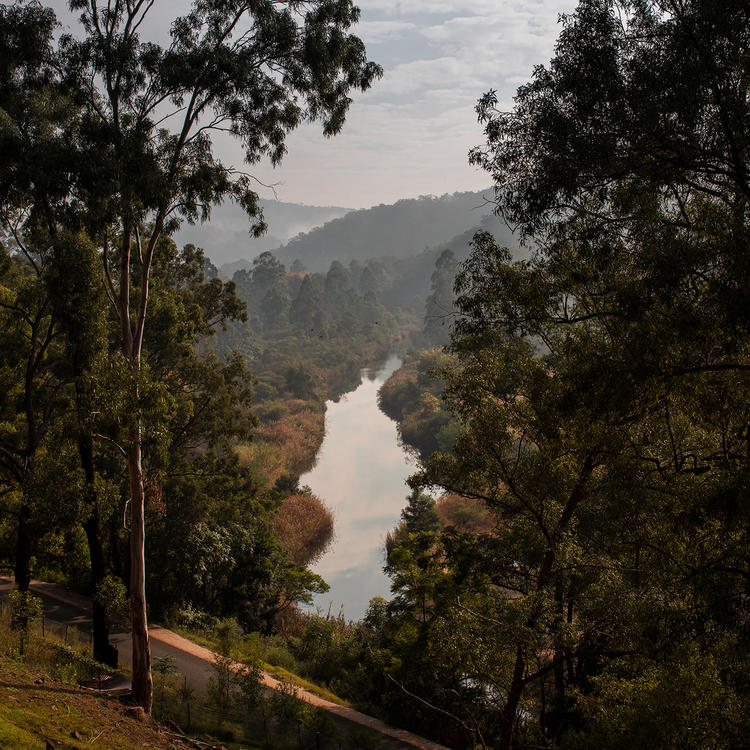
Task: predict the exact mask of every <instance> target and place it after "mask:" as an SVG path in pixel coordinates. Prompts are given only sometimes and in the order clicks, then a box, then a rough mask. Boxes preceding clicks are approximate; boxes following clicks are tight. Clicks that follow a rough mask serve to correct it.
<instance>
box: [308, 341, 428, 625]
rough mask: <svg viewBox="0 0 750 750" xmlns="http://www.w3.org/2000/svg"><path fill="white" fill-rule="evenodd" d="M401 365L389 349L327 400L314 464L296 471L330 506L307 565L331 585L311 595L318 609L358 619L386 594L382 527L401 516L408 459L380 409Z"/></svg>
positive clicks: (411, 463)
mask: <svg viewBox="0 0 750 750" xmlns="http://www.w3.org/2000/svg"><path fill="white" fill-rule="evenodd" d="M400 365H401V360H400V359H398V357H395V356H392V357H390V358H389V359H388V361H387V362H386V363H385V364H384V365H383V366H382V367H380V368H371V369H367V370H363V371H362V382H361V384H360V385H359V387H358V388H356V389H355V390H354V391H351V392H349V393H347V394H346V395H345V396H342V398H341V399H340V400H339V401H338V402H334V401H329V402H328V403H327V404H326V436H325V440H324V441H323V445H322V446H321V449H320V452H319V454H318V462H317V464H316V465H315V468H314V469H313V470H312V471H310V472H308V473H307V474H304V475H303V476H302V477H300V484H301V485H305V484H306V485H309V487H310V488H311V489H312V491H313V492H314V493H315V494H316V495H318V496H319V497H321V498H322V499H323V500H324V501H325V502H326V504H327V505H328V507H329V508H331V510H332V511H333V514H334V529H335V537H334V540H333V543H332V545H331V547H330V549H329V550H328V552H327V553H326V554H325V555H324V556H323V557H322V558H321V559H320V561H319V562H318V563H317V564H316V565H314V566H312V567H313V570H314V571H315V572H316V573H318V574H319V575H321V576H322V577H323V578H324V579H325V580H326V582H327V583H328V585H329V586H330V587H331V590H330V591H329V592H328V593H326V594H320V595H318V596H316V597H315V601H314V607H315V608H317V609H318V610H319V611H320V612H321V613H322V614H327V613H328V611H329V609H330V612H331V614H333V615H338V614H339V612H341V611H343V614H344V617H345V618H346V619H347V620H358V619H361V617H362V616H363V615H364V613H365V611H366V610H367V605H368V602H369V601H370V599H371V598H372V597H374V596H383V597H386V598H388V596H389V593H390V591H389V580H388V578H387V577H386V576H385V574H384V573H383V564H384V553H383V544H384V540H385V535H386V532H388V531H389V530H390V529H392V528H393V527H394V526H395V525H396V524H397V523H398V521H399V517H400V513H401V509H402V508H403V507H404V505H406V497H407V495H408V493H409V488H408V487H407V486H406V485H405V480H406V478H407V477H408V476H409V475H410V474H413V473H414V471H415V468H416V467H415V464H414V461H413V460H412V459H411V458H410V457H409V456H408V455H407V454H406V453H405V451H404V450H403V448H401V446H400V445H399V443H398V438H397V433H396V423H395V422H392V421H391V420H390V419H389V418H388V417H386V416H385V414H383V413H382V412H381V411H380V409H378V403H377V395H378V389H379V388H380V386H381V385H382V384H383V383H384V382H385V381H386V380H387V379H388V378H389V377H390V375H391V373H393V371H394V370H396V369H397V368H398V367H399V366H400Z"/></svg>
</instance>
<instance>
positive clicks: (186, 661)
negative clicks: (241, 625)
mask: <svg viewBox="0 0 750 750" xmlns="http://www.w3.org/2000/svg"><path fill="white" fill-rule="evenodd" d="M12 585H13V584H12V580H11V579H9V578H2V577H0V592H1V591H2V590H3V589H5V590H9V589H10V588H11V587H12ZM31 589H32V590H33V591H34V592H35V593H36V594H39V595H41V596H42V597H44V598H45V599H48V600H52V601H53V602H55V603H59V604H61V605H63V607H62V608H58V609H55V608H54V607H53V608H51V612H50V614H49V617H50V618H51V619H55V620H57V621H60V622H63V624H71V625H76V626H77V627H81V626H83V628H84V629H85V627H86V626H87V625H90V619H89V618H90V615H89V613H90V609H91V602H90V601H89V600H88V599H87V598H86V597H84V596H81V595H80V594H76V593H75V592H73V591H68V590H67V589H64V588H62V587H61V586H58V585H56V584H54V583H47V582H44V581H32V583H31ZM149 636H150V639H151V648H152V654H153V655H154V656H173V657H174V658H175V660H176V662H177V667H178V668H179V669H180V671H181V672H182V673H183V674H185V675H186V676H187V677H188V680H189V681H190V682H191V683H192V685H193V687H194V688H195V689H197V690H199V691H200V692H202V693H204V694H205V690H206V685H207V684H208V678H209V677H210V676H211V674H212V665H213V661H214V652H213V651H211V650H210V649H208V648H205V647H204V646H199V645H198V644H197V643H193V642H192V641H190V640H188V639H187V638H183V637H182V636H181V635H178V634H177V633H175V632H173V631H171V630H167V628H162V627H161V626H159V625H152V626H151V627H150V628H149ZM112 642H113V643H114V644H115V645H116V646H117V648H118V650H119V654H120V660H121V661H122V662H123V663H125V664H128V665H129V664H130V636H129V634H127V633H124V632H123V633H115V634H113V636H112ZM238 666H239V665H238ZM263 683H264V685H265V686H266V687H267V688H269V689H271V690H279V689H280V688H281V685H282V683H281V682H280V680H278V679H277V678H276V677H274V676H273V675H272V674H270V673H268V672H263ZM297 697H298V698H299V699H300V700H303V701H305V702H306V703H309V704H310V705H312V706H316V707H318V708H321V709H323V710H324V711H327V712H328V713H330V714H331V715H332V716H335V717H337V718H339V719H343V720H344V721H347V722H351V723H353V724H357V725H359V726H362V727H367V728H368V729H372V730H373V731H375V732H378V733H379V734H381V735H383V737H386V738H388V739H389V740H390V741H391V746H392V747H394V748H397V747H399V746H400V747H402V748H417V750H449V748H446V747H445V746H444V745H439V744H438V743H436V742H432V741H431V740H427V739H425V738H424V737H419V736H417V735H415V734H412V733H411V732H407V731H405V730H403V729H396V728H395V727H392V726H390V725H388V724H386V723H385V722H384V721H381V720H380V719H376V718H374V717H372V716H367V715H366V714H363V713H360V712H359V711H356V710H355V709H353V708H349V707H348V706H341V705H339V704H338V703H333V702H332V701H329V700H326V699H325V698H321V697H320V696H319V695H315V694H314V693H310V692H308V691H307V690H303V689H302V688H297Z"/></svg>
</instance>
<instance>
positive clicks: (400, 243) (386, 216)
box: [274, 190, 491, 278]
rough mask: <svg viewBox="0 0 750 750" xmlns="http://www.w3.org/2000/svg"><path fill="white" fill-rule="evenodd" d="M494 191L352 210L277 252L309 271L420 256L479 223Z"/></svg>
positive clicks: (280, 258)
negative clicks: (353, 262) (335, 262)
mask: <svg viewBox="0 0 750 750" xmlns="http://www.w3.org/2000/svg"><path fill="white" fill-rule="evenodd" d="M490 195H491V191H490V190H487V191H485V192H484V193H483V192H477V193H454V194H453V195H443V196H441V197H439V198H436V197H434V196H422V197H420V198H412V199H404V200H400V201H398V202H396V203H394V204H393V205H389V206H386V205H380V206H374V207H373V208H367V209H361V210H359V211H351V212H350V213H348V214H346V215H345V216H343V217H342V218H337V219H334V220H332V221H329V222H328V223H327V224H325V225H324V226H322V227H320V228H319V229H313V230H312V231H309V232H307V233H306V234H302V235H300V236H297V237H294V238H293V239H291V240H289V242H287V243H286V245H283V246H282V247H280V248H278V249H277V250H274V255H276V257H278V258H279V260H281V261H282V262H284V263H285V264H286V265H287V266H289V265H290V264H291V263H292V262H293V261H294V260H295V259H299V260H301V261H302V263H304V264H305V266H306V267H307V269H308V270H310V271H324V270H327V269H328V267H329V266H330V264H331V261H333V260H340V261H342V262H346V261H349V260H353V259H357V260H359V261H365V260H367V259H369V258H379V257H384V256H387V257H395V258H403V257H406V256H410V255H415V254H417V253H420V252H421V251H422V250H424V249H425V248H426V247H432V246H434V245H437V244H438V243H441V242H444V241H445V238H446V237H454V236H456V235H459V234H461V233H462V232H466V231H467V230H469V229H471V228H472V227H474V226H476V225H477V224H479V222H480V221H481V219H482V216H483V215H484V214H487V213H488V212H489V210H490V209H489V207H488V204H487V200H486V198H485V196H490ZM428 278H429V275H428Z"/></svg>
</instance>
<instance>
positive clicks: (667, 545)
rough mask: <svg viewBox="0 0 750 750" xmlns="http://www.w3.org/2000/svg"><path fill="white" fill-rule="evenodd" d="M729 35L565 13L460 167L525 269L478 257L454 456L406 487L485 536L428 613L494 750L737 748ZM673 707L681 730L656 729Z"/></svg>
mask: <svg viewBox="0 0 750 750" xmlns="http://www.w3.org/2000/svg"><path fill="white" fill-rule="evenodd" d="M748 20H750V19H748V8H747V5H746V4H744V3H729V5H728V6H726V7H723V8H721V9H718V8H716V7H714V6H713V5H712V4H710V3H704V2H700V1H699V0H696V1H695V2H692V1H688V2H671V1H669V0H668V1H666V2H629V1H624V2H614V3H613V2H604V1H603V0H602V1H600V0H584V1H583V2H581V3H580V4H579V7H578V9H577V10H576V12H575V14H574V15H572V16H570V17H568V18H567V19H566V20H565V25H564V28H563V31H562V33H561V35H560V38H559V40H558V44H557V47H556V52H555V57H554V58H553V60H552V61H551V63H550V66H549V68H544V67H538V68H537V69H536V70H535V73H534V77H533V79H532V81H531V82H530V83H529V84H527V85H525V86H523V87H521V89H519V92H518V95H517V97H516V99H515V106H514V109H513V110H512V111H511V112H508V113H504V112H500V111H498V110H497V108H496V104H497V99H496V96H495V94H494V93H493V92H490V93H489V94H488V95H486V96H485V97H484V98H483V99H482V101H481V102H480V104H479V107H478V112H479V115H480V118H481V119H482V120H483V121H484V123H485V132H486V136H487V143H486V145H485V146H482V147H480V148H478V149H476V150H475V151H474V152H473V153H472V160H473V161H474V162H475V163H477V164H480V165H481V166H483V167H485V168H486V169H487V170H488V171H489V172H490V173H491V174H492V176H493V179H494V180H495V183H496V200H497V205H498V210H499V212H500V213H501V214H502V215H503V216H504V217H505V218H506V219H507V220H508V221H509V222H510V223H511V224H512V225H516V226H518V227H519V228H520V230H521V234H522V236H524V237H525V238H526V240H527V241H528V243H529V244H530V245H532V246H533V247H534V249H535V253H534V255H533V256H532V258H531V259H530V260H528V261H519V262H515V263H514V262H512V259H511V256H510V253H509V252H508V251H507V250H504V249H503V248H500V247H498V246H497V244H496V243H495V242H494V240H493V239H492V238H491V237H490V236H489V235H487V234H479V235H477V236H476V237H475V240H474V246H473V252H472V255H471V257H470V258H469V260H468V262H467V263H466V264H465V265H464V267H463V269H462V271H461V273H460V274H459V276H458V279H457V286H456V290H457V293H458V298H457V306H458V308H459V311H460V314H461V316H460V318H459V321H458V323H457V331H456V335H455V337H454V339H453V345H452V346H453V349H454V351H455V354H456V356H457V360H458V366H457V368H456V369H455V370H454V371H450V372H446V373H445V378H446V382H447V389H446V395H447V399H448V402H449V404H450V406H451V409H452V411H453V412H454V414H455V415H456V417H457V420H458V422H459V424H460V425H461V426H462V429H461V435H460V436H459V439H458V441H457V445H456V448H455V449H454V451H452V453H451V454H449V455H436V456H434V457H433V458H432V459H431V461H430V462H429V463H428V465H427V467H426V471H425V472H424V474H423V475H422V478H421V481H422V482H424V483H425V484H439V485H441V486H443V487H446V488H449V489H451V490H452V491H455V492H457V493H459V494H462V495H465V496H468V497H476V498H478V499H480V500H482V501H483V502H484V503H485V504H487V505H488V506H489V507H491V508H492V509H493V510H494V512H495V513H496V514H497V517H498V523H497V528H496V531H495V533H494V534H492V535H490V536H489V537H488V538H487V540H486V542H485V543H484V544H482V545H481V546H474V547H469V546H467V545H466V543H465V542H464V541H461V542H460V543H457V544H452V545H451V544H450V543H449V542H448V541H446V563H445V568H446V571H447V573H448V574H449V578H450V582H451V585H450V586H447V587H446V588H445V593H444V595H443V596H441V600H440V603H439V604H438V605H437V609H438V611H439V612H440V618H441V619H442V620H443V622H444V623H445V625H444V632H445V633H446V634H450V638H451V640H450V644H451V649H452V653H453V654H454V656H453V659H454V660H455V662H458V663H460V664H462V667H463V669H464V670H465V672H466V673H467V674H469V675H475V677H474V679H476V680H480V679H481V680H482V681H484V682H488V681H489V680H491V682H492V684H493V685H494V686H496V687H495V688H494V693H493V694H494V695H495V696H496V699H497V704H498V705H497V708H496V711H497V714H498V716H497V718H499V721H496V722H495V724H496V726H498V727H499V730H500V731H499V733H498V736H497V738H496V746H497V747H500V748H509V747H511V745H512V744H513V742H514V741H516V740H517V741H519V742H524V741H528V742H530V743H532V742H545V743H547V744H553V745H560V744H566V743H568V744H570V745H571V746H575V747H601V746H602V745H609V744H613V746H615V744H614V743H617V742H619V743H622V745H621V746H625V745H627V746H631V747H632V746H637V745H638V744H639V742H641V743H642V742H643V737H644V735H643V727H644V726H651V727H654V728H655V727H658V728H659V729H658V731H659V740H658V742H659V744H660V745H664V746H678V745H679V746H682V747H701V746H705V742H706V741H710V740H707V739H706V738H710V737H716V736H719V735H721V734H722V727H723V732H724V733H723V735H722V736H723V738H724V739H723V741H724V742H726V744H727V745H731V744H732V743H733V742H741V740H740V739H739V738H740V737H741V736H742V735H743V733H746V732H747V722H746V719H745V718H744V708H743V707H744V706H746V705H747V702H748V700H749V699H750V696H748V692H747V690H746V688H745V686H744V684H742V683H741V682H738V681H737V679H736V676H737V674H738V671H737V670H738V669H739V671H740V672H741V671H742V670H744V668H745V667H744V666H743V667H738V666H737V665H738V664H743V665H745V664H746V663H747V658H748V653H747V649H746V632H745V628H744V626H743V625H740V624H739V621H740V618H739V617H738V613H739V612H741V611H743V610H744V608H745V607H746V606H747V598H746V592H745V586H744V583H743V582H742V581H743V578H744V576H745V575H746V573H747V570H748V560H749V559H750V553H749V550H750V539H749V538H748V536H747V534H746V533H745V532H744V530H742V531H740V527H742V525H743V524H744V523H745V519H746V513H747V508H746V507H745V503H744V502H743V497H744V490H742V489H740V488H741V487H745V486H746V477H747V471H748V466H749V465H750V464H749V463H748V462H749V461H750V456H749V455H748V451H747V445H746V443H745V442H743V440H744V438H742V437H741V436H742V435H745V434H746V429H747V424H748V418H749V417H750V414H748V409H747V404H748V395H749V394H748V390H747V388H748V384H747V376H746V373H747V371H748V368H749V367H750V363H749V362H748V359H747V352H748V346H747V345H748V341H749V340H750V337H749V336H748V334H749V333H750V332H749V331H748V316H747V305H746V300H747V290H748V289H750V274H749V273H748V270H749V269H748V265H747V252H746V248H747V246H748V239H750V231H749V230H750V223H749V222H748V218H749V217H748V197H750V196H748V192H747V179H746V175H747V173H748V145H750V141H749V140H748V137H747V115H748V111H747V108H748V85H749V84H748V80H750V79H748V76H747V73H748V70H747V66H748V62H747V56H746V50H747V46H748V41H749V40H748V31H747V28H748V27H747V22H748ZM743 300H744V301H743ZM699 540H700V541H699ZM477 644H479V645H477ZM726 644H732V645H731V646H730V647H728V649H727V645H726ZM488 652H489V653H492V654H493V658H492V659H491V660H488V659H486V658H484V657H483V656H482V654H483V653H484V654H487V653H488ZM444 653H450V650H449V649H448V648H446V649H444ZM730 654H731V656H730ZM708 665H713V666H712V667H709V666H708ZM689 675H700V677H697V678H696V677H689ZM715 675H720V676H719V677H718V678H716V677H715ZM696 679H697V680H698V681H699V683H700V682H701V681H702V683H703V684H704V685H705V688H706V690H707V691H710V693H711V694H713V695H716V694H719V693H721V694H722V695H724V696H725V697H724V699H722V701H721V706H717V705H716V704H715V703H714V704H713V707H712V708H711V709H709V708H708V707H707V706H706V705H705V704H704V703H703V702H702V701H694V700H693V698H692V697H691V696H693V695H695V693H696V683H695V681H696ZM685 703H690V704H691V717H690V719H689V720H686V721H688V723H689V725H690V728H689V729H686V723H685V721H682V720H681V719H680V718H679V717H678V716H670V717H669V718H668V720H667V717H666V715H665V714H664V713H663V712H661V713H659V711H658V708H656V707H657V706H658V705H662V706H663V705H666V704H670V705H682V704H685ZM647 705H650V706H652V707H653V713H648V714H647V715H646V714H644V711H645V710H646V709H645V708H644V707H645V706H647ZM650 710H651V709H649V711H650ZM522 714H523V716H524V717H525V720H524V721H520V717H521V715H522ZM636 715H637V716H638V719H637V720H636V719H634V717H635V716H636ZM530 717H534V720H533V721H532V720H531V718H530ZM644 721H645V722H646V723H644ZM650 741H652V740H650Z"/></svg>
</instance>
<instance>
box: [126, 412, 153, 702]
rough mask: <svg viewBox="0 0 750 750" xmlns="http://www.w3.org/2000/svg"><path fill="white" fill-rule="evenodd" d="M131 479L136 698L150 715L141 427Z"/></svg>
mask: <svg viewBox="0 0 750 750" xmlns="http://www.w3.org/2000/svg"><path fill="white" fill-rule="evenodd" d="M128 473H129V475H130V506H131V507H130V612H131V615H132V628H133V633H132V635H133V698H134V699H135V702H136V703H137V704H138V705H139V706H140V707H141V708H143V710H144V711H145V712H146V713H147V714H148V713H151V703H152V701H153V692H154V686H153V680H152V678H151V649H150V646H149V639H148V622H147V619H146V566H145V562H144V558H145V518H144V511H145V492H144V487H143V474H142V470H141V441H140V426H139V427H138V439H136V440H135V441H134V443H133V445H132V446H131V447H130V448H129V450H128Z"/></svg>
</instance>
